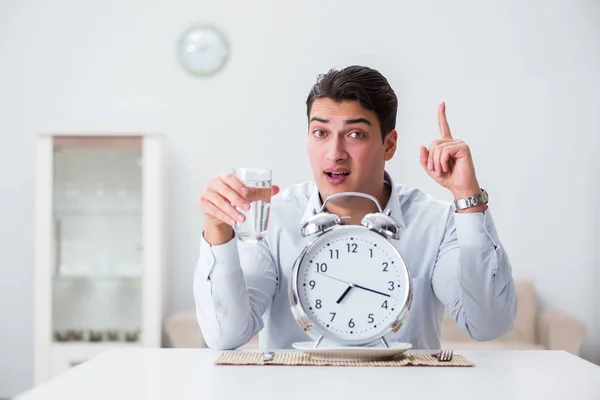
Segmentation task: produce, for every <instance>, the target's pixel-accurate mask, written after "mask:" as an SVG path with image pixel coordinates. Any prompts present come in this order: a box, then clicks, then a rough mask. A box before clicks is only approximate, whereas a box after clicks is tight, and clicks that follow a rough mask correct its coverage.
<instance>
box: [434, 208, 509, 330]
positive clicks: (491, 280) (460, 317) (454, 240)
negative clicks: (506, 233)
mask: <svg viewBox="0 0 600 400" xmlns="http://www.w3.org/2000/svg"><path fill="white" fill-rule="evenodd" d="M432 285H433V289H434V292H435V294H436V296H437V297H438V299H440V301H441V302H442V303H443V304H444V305H445V306H446V309H447V310H448V312H449V314H450V316H451V317H452V319H453V320H454V321H455V322H456V324H457V325H458V326H459V327H460V328H461V329H462V330H463V331H464V332H465V333H466V334H468V335H469V336H470V337H471V338H473V339H475V340H479V341H486V340H493V339H497V338H499V337H501V336H504V335H506V334H507V333H509V332H510V331H511V330H512V327H513V324H514V319H515V316H516V313H517V297H516V290H515V286H514V281H513V278H512V268H511V265H510V261H509V259H508V256H507V254H506V252H505V251H504V248H503V247H502V244H501V243H500V240H499V237H498V233H497V232H496V228H495V225H494V222H493V219H492V216H491V214H490V211H489V209H488V210H486V211H485V212H483V213H479V212H477V213H455V212H454V210H453V209H451V212H450V215H449V218H448V222H447V227H446V232H445V235H444V239H443V241H442V244H441V246H440V249H439V252H438V256H437V260H436V264H435V268H434V272H433V277H432Z"/></svg>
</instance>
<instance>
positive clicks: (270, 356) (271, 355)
mask: <svg viewBox="0 0 600 400" xmlns="http://www.w3.org/2000/svg"><path fill="white" fill-rule="evenodd" d="M274 357H275V353H274V352H272V351H265V352H264V353H263V362H269V361H273V358H274Z"/></svg>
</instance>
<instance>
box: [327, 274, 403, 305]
mask: <svg viewBox="0 0 600 400" xmlns="http://www.w3.org/2000/svg"><path fill="white" fill-rule="evenodd" d="M318 274H319V275H323V276H326V277H328V278H331V279H334V280H336V281H338V282H343V283H345V284H346V285H348V286H350V287H357V288H360V289H363V290H366V291H368V292H373V293H377V294H380V295H382V296H385V297H392V296H390V295H389V294H387V293H383V292H378V291H377V290H373V289H369V288H366V287H364V286H360V285H357V284H354V283H350V282H346V281H343V280H341V279H339V278H336V277H334V276H331V275H325V274H324V273H322V272H318ZM346 290H349V289H346ZM340 301H341V300H340Z"/></svg>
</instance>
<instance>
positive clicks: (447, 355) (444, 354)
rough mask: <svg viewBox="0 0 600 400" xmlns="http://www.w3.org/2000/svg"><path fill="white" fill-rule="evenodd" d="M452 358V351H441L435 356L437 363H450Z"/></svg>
mask: <svg viewBox="0 0 600 400" xmlns="http://www.w3.org/2000/svg"><path fill="white" fill-rule="evenodd" d="M453 356H454V352H453V351H452V350H442V351H440V353H439V354H438V355H437V357H438V360H439V361H450V360H452V357H453Z"/></svg>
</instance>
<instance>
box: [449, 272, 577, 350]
mask: <svg viewBox="0 0 600 400" xmlns="http://www.w3.org/2000/svg"><path fill="white" fill-rule="evenodd" d="M515 286H516V289H517V298H518V310H517V317H516V319H515V324H514V327H513V330H512V331H511V332H510V333H509V334H508V335H506V336H504V337H502V338H500V339H496V340H492V341H488V342H477V341H475V340H473V339H471V338H469V337H468V336H467V335H466V334H465V333H464V332H463V331H461V330H460V329H459V328H458V327H457V326H456V324H455V323H454V321H453V320H452V319H451V318H450V316H449V315H448V313H446V314H445V316H444V322H443V326H442V347H444V348H449V349H463V350H464V349H505V350H531V349H546V350H565V351H568V352H569V353H572V354H575V355H579V351H580V348H581V343H582V341H583V339H584V337H585V335H586V332H587V329H586V326H585V325H584V324H583V323H582V322H580V321H578V320H577V319H575V318H574V317H573V316H571V315H569V314H567V313H565V312H560V311H553V310H548V311H543V312H541V311H540V309H539V304H538V299H537V296H536V293H535V289H534V286H533V284H532V283H531V282H529V281H515Z"/></svg>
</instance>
